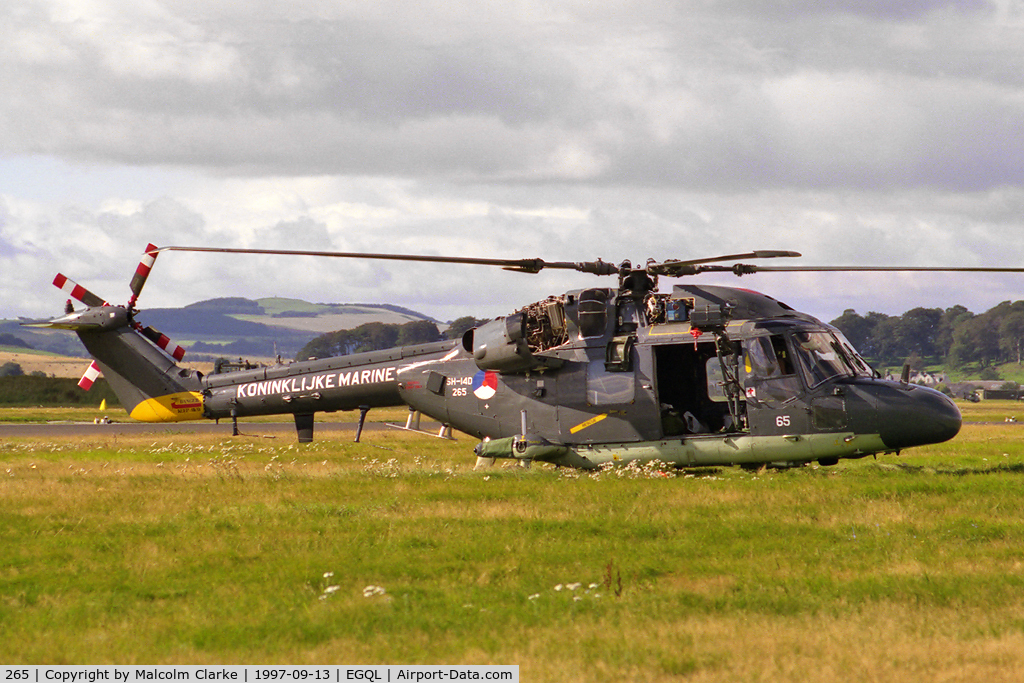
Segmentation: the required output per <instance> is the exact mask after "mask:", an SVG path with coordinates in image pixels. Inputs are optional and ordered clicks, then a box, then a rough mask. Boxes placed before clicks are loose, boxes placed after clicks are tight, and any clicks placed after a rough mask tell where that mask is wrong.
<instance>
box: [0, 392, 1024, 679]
mask: <svg viewBox="0 0 1024 683" xmlns="http://www.w3.org/2000/svg"><path fill="white" fill-rule="evenodd" d="M1015 407H1016V406H1015V404H1007V405H1005V406H1002V407H1000V406H996V405H995V404H988V405H986V404H980V405H979V406H978V407H977V408H975V407H974V406H965V407H964V410H965V411H968V414H967V417H968V419H972V416H973V417H974V419H975V421H980V422H991V423H992V424H968V425H966V426H965V428H964V430H963V431H962V432H961V434H960V436H958V437H957V438H956V439H955V440H954V441H952V442H950V443H948V444H944V445H941V446H936V447H929V448H923V449H917V450H915V451H908V452H905V453H904V454H903V455H901V456H885V457H879V458H878V459H877V460H874V459H871V458H868V459H865V460H861V461H851V462H844V463H842V464H840V465H838V466H836V467H832V468H814V467H807V468H801V469H798V470H789V471H763V472H758V473H751V472H744V471H742V470H739V469H713V470H699V471H694V472H683V473H679V474H676V473H662V472H658V471H654V470H630V469H620V470H613V471H607V472H602V473H599V474H593V475H590V474H581V473H579V472H573V471H566V470H556V469H553V468H548V467H542V466H536V467H534V468H533V469H530V470H522V469H519V468H496V469H492V470H489V471H483V472H479V471H478V472H474V471H473V470H472V465H473V462H474V458H473V456H472V452H471V449H472V445H473V441H472V440H471V439H469V438H467V437H462V438H460V440H459V441H456V442H449V441H443V440H439V439H431V438H426V437H420V436H415V435H408V434H405V433H393V432H374V433H372V434H369V435H364V443H363V444H352V443H348V442H347V441H328V440H321V441H318V442H316V443H314V444H311V445H309V446H305V447H299V446H297V445H295V444H294V443H292V440H291V439H273V440H267V439H257V438H248V437H239V438H236V439H226V438H222V437H206V436H196V437H180V438H179V437H177V436H175V438H174V440H173V442H172V441H170V440H168V438H167V437H148V438H138V437H116V438H115V437H102V436H101V437H95V438H92V439H90V440H84V439H74V440H66V441H60V440H57V439H17V440H12V441H9V442H4V443H0V482H2V483H0V661H3V662H11V663H13V662H17V663H30V664H31V663H51V664H56V663H124V664H130V663H140V664H142V663H246V664H248V663H289V664H292V663H295V664H304V663H327V662H339V663H349V664H356V663H469V664H473V663H497V664H519V665H520V671H521V675H522V680H524V681H566V680H583V681H676V680H687V681H730V682H731V681H850V680H867V681H978V680H985V681H1019V680H1020V679H1021V675H1022V672H1024V523H1022V521H1024V506H1022V505H1021V495H1020V492H1021V488H1022V483H1024V449H1022V448H1021V445H1022V443H1024V425H1018V424H1009V423H1002V422H1001V420H1003V419H1005V417H1006V416H1008V415H1010V414H1013V413H1012V410H1013V409H1014V408H1015ZM975 410H977V412H975ZM372 414H373V413H371V415H372ZM1022 417H1024V415H1022Z"/></svg>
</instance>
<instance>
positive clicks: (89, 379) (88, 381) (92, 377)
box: [78, 361, 103, 391]
mask: <svg viewBox="0 0 1024 683" xmlns="http://www.w3.org/2000/svg"><path fill="white" fill-rule="evenodd" d="M101 374H103V373H102V372H101V371H100V366H98V365H96V361H93V362H92V364H91V365H89V369H88V370H86V371H85V374H84V375H82V379H80V380H78V386H80V387H82V389H84V390H85V391H89V389H92V384H93V382H95V381H96V378H97V377H99V376H100V375H101Z"/></svg>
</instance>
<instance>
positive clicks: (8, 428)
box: [0, 420, 440, 439]
mask: <svg viewBox="0 0 1024 683" xmlns="http://www.w3.org/2000/svg"><path fill="white" fill-rule="evenodd" d="M422 426H423V429H424V431H430V430H431V428H432V427H433V428H434V429H437V428H439V427H440V425H435V424H430V423H423V425H422ZM387 428H388V425H387V424H386V423H384V422H367V423H366V424H365V425H364V426H363V431H364V432H370V431H377V430H381V429H387ZM399 428H401V427H399ZM355 429H356V423H355V422H317V423H316V424H315V425H314V429H313V435H314V438H315V437H316V436H317V435H321V436H323V435H330V436H341V435H343V434H346V433H353V434H354V433H355ZM238 431H239V433H240V434H242V435H245V434H250V435H263V434H273V435H275V436H277V435H281V436H288V435H291V436H293V437H294V436H295V423H293V422H239V423H238ZM141 434H164V435H168V434H220V435H222V436H231V421H230V420H224V421H222V422H221V423H220V424H217V423H215V422H170V423H166V422H165V423H155V424H154V423H148V422H111V423H109V424H93V423H92V422H48V423H45V424H44V423H0V439H5V438H15V437H47V436H52V437H60V436H104V435H110V436H114V435H117V436H120V435H141Z"/></svg>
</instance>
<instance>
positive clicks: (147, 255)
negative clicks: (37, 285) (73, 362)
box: [53, 244, 185, 391]
mask: <svg viewBox="0 0 1024 683" xmlns="http://www.w3.org/2000/svg"><path fill="white" fill-rule="evenodd" d="M157 254H158V248H157V246H156V245H155V244H149V245H147V246H146V250H145V251H144V252H143V254H142V259H141V260H140V261H139V265H138V267H137V268H136V269H135V274H134V275H133V276H132V279H131V282H130V283H129V288H130V289H131V292H132V295H131V297H130V298H129V299H128V306H127V309H126V310H127V319H128V324H129V326H130V327H131V328H132V329H133V330H135V332H137V333H138V334H140V335H141V336H143V337H145V338H146V339H148V340H149V341H150V342H152V343H153V344H154V345H155V346H156V347H157V348H159V349H160V350H161V351H163V352H164V353H166V354H167V355H168V356H170V357H171V358H173V359H174V360H175V361H180V360H181V359H182V358H184V356H185V349H184V348H182V347H181V346H179V345H178V344H175V343H174V342H173V341H171V339H170V338H169V337H168V336H167V335H165V334H163V333H162V332H160V330H157V329H156V328H154V327H152V326H143V325H142V324H141V323H139V322H137V321H136V320H135V314H136V313H138V311H137V310H136V308H135V305H136V303H137V302H138V300H139V295H140V294H141V293H142V288H143V287H144V286H145V285H146V280H147V279H149V274H150V272H151V271H152V269H153V264H154V263H155V262H156V257H157ZM53 285H54V286H55V287H57V288H58V289H60V290H61V291H63V292H65V293H66V294H67V295H68V296H70V297H72V298H73V299H75V300H77V301H80V302H81V303H83V304H85V305H86V306H88V307H89V308H98V307H103V306H111V304H110V303H108V302H107V301H106V299H104V298H102V297H100V296H98V295H96V294H94V293H93V292H91V291H89V290H88V289H86V288H85V287H83V286H82V285H80V284H78V283H77V282H75V281H74V280H72V279H71V278H69V277H67V276H66V275H64V274H63V273H58V274H57V277H55V278H54V279H53ZM69 306H70V302H69ZM68 312H69V313H70V311H68ZM62 326H63V327H65V328H68V329H73V328H74V325H73V324H65V325H62ZM100 375H101V370H100V366H99V365H98V364H97V363H96V361H93V362H92V364H91V365H90V366H89V369H88V370H86V372H85V374H84V375H83V376H82V379H81V380H80V381H79V382H78V386H80V387H82V389H84V390H85V391H88V390H89V389H90V388H91V387H92V385H93V382H95V381H96V379H97V378H98V377H99V376H100Z"/></svg>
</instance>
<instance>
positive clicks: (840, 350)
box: [792, 331, 871, 389]
mask: <svg viewBox="0 0 1024 683" xmlns="http://www.w3.org/2000/svg"><path fill="white" fill-rule="evenodd" d="M792 339H793V352H794V354H795V355H796V358H797V364H798V365H799V367H800V372H801V373H802V374H803V377H804V381H805V382H806V384H807V386H808V388H811V389H813V388H814V387H816V386H818V385H819V384H821V383H822V382H825V381H826V380H829V379H833V378H835V377H870V376H871V369H870V368H869V367H868V366H867V363H865V362H864V360H863V359H861V357H860V356H859V355H857V353H856V352H855V351H854V350H853V347H852V346H850V343H849V342H848V341H846V340H845V339H840V337H838V336H836V335H834V334H833V333H831V332H804V331H800V332H794V333H793V337H792Z"/></svg>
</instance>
